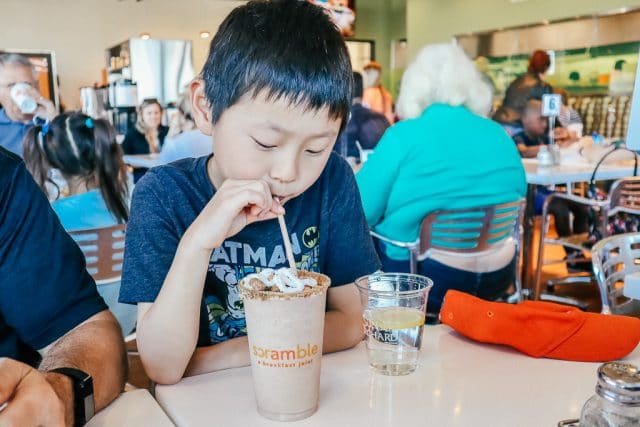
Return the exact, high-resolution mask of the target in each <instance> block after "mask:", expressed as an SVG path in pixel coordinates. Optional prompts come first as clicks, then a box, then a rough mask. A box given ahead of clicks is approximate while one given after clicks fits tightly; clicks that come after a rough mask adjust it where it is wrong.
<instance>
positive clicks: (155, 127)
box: [122, 98, 169, 154]
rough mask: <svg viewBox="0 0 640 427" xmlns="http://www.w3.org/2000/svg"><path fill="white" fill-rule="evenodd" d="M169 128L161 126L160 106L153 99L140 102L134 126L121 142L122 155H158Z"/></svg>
mask: <svg viewBox="0 0 640 427" xmlns="http://www.w3.org/2000/svg"><path fill="white" fill-rule="evenodd" d="M167 133H169V127H167V126H164V125H163V124H162V105H160V102H158V100H157V99H155V98H148V99H145V100H144V101H142V104H140V106H139V107H138V116H137V120H136V125H135V127H134V128H133V129H131V130H129V132H127V134H126V135H125V137H124V141H122V149H123V150H124V154H150V153H159V152H160V149H161V148H162V145H163V144H164V140H165V137H166V136H167Z"/></svg>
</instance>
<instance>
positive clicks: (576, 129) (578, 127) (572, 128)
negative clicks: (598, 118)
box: [567, 123, 584, 138]
mask: <svg viewBox="0 0 640 427" xmlns="http://www.w3.org/2000/svg"><path fill="white" fill-rule="evenodd" d="M583 129H584V125H583V124H582V123H570V124H569V125H567V130H568V131H569V132H573V133H575V134H576V138H582V130H583Z"/></svg>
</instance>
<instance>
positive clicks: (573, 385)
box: [156, 325, 640, 427]
mask: <svg viewBox="0 0 640 427" xmlns="http://www.w3.org/2000/svg"><path fill="white" fill-rule="evenodd" d="M365 351H366V350H365V347H364V343H361V344H359V345H358V346H357V347H356V348H355V349H352V350H347V351H343V352H340V353H335V354H331V355H328V356H325V357H324V358H323V360H322V377H321V385H320V389H321V390H320V407H319V409H318V412H317V413H315V414H314V415H312V416H311V417H310V418H307V419H305V420H301V421H298V422H296V423H292V424H293V425H296V426H298V425H300V426H323V427H324V426H366V427H376V426H423V425H433V426H471V425H475V426H509V427H513V426H520V427H525V426H535V427H539V426H555V425H556V424H557V422H558V421H560V420H562V419H568V418H577V417H578V416H579V414H580V409H581V408H582V405H583V404H584V402H585V401H586V400H587V399H588V398H589V397H590V396H591V395H592V394H593V393H594V387H595V384H596V369H597V367H598V366H599V364H597V363H577V362H565V361H558V360H550V359H534V358H531V357H528V356H525V355H523V354H520V353H518V352H516V351H515V350H511V349H509V348H507V347H503V346H494V345H486V344H480V343H476V342H473V341H470V340H467V339H466V338H464V337H462V336H461V335H458V334H457V333H456V332H454V331H453V330H452V329H451V328H449V327H448V326H444V325H439V326H431V327H425V334H424V341H423V348H422V352H421V355H420V366H419V367H418V369H417V370H416V372H414V373H413V374H411V375H408V376H404V377H387V376H384V375H380V374H375V373H373V372H372V371H371V370H370V369H369V368H368V365H367V358H366V352H365ZM629 359H630V360H632V361H633V362H634V363H636V364H638V363H640V347H638V348H637V349H636V351H635V352H634V353H633V354H632V356H631V357H630V358H629ZM156 399H157V400H158V403H159V404H160V405H161V406H162V407H163V408H164V410H165V411H166V412H167V414H168V415H169V417H171V419H172V420H173V421H174V422H175V423H176V424H177V425H178V426H190V427H196V426H209V425H221V426H282V425H284V424H282V423H277V422H272V421H269V420H267V419H264V418H262V417H260V416H259V415H258V413H257V411H256V404H255V400H254V394H253V386H252V379H251V370H250V369H249V368H240V369H231V370H227V371H221V372H216V373H211V374H206V375H200V376H197V377H192V378H186V379H184V380H182V381H181V382H180V383H178V384H176V385H173V386H158V387H157V388H156Z"/></svg>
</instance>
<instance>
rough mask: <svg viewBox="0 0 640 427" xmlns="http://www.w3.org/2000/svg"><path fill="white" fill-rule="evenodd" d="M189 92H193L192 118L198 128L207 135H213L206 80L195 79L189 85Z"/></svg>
mask: <svg viewBox="0 0 640 427" xmlns="http://www.w3.org/2000/svg"><path fill="white" fill-rule="evenodd" d="M189 91H190V92H191V116H192V117H193V120H194V121H195V122H196V126H198V129H200V132H202V133H204V134H205V135H212V134H213V123H211V106H210V105H209V101H208V100H207V96H206V95H205V91H204V80H202V79H200V78H196V79H193V80H192V81H191V83H190V84H189Z"/></svg>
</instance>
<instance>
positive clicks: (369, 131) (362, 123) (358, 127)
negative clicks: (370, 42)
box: [333, 72, 389, 160]
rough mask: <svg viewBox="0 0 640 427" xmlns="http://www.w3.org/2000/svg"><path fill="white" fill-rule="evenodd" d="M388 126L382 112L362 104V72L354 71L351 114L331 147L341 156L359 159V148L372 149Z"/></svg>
mask: <svg viewBox="0 0 640 427" xmlns="http://www.w3.org/2000/svg"><path fill="white" fill-rule="evenodd" d="M388 127H389V121H388V120H387V119H386V117H385V116H384V115H383V114H380V113H378V112H376V111H373V110H371V109H369V108H367V107H365V106H364V105H362V74H360V73H358V72H354V73H353V98H352V105H351V116H350V117H349V122H348V123H347V127H346V128H345V130H344V131H343V132H342V133H341V134H340V137H339V138H338V141H337V142H336V145H335V146H334V147H333V149H334V151H336V152H337V153H338V154H340V155H342V156H343V157H355V158H356V159H358V160H360V148H361V149H363V150H373V149H374V148H375V147H376V145H377V144H378V141H380V138H382V135H383V134H384V132H385V131H386V130H387V128H388ZM358 144H360V147H358Z"/></svg>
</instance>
